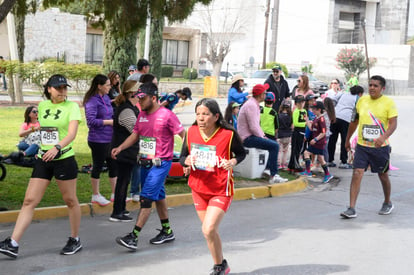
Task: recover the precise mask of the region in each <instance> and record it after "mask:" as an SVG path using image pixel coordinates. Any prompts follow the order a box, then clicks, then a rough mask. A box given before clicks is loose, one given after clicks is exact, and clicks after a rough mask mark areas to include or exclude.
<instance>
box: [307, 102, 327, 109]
mask: <svg viewBox="0 0 414 275" xmlns="http://www.w3.org/2000/svg"><path fill="white" fill-rule="evenodd" d="M310 107H311V108H312V109H321V110H324V109H325V106H324V105H323V103H322V101H316V102H315V103H314V104H313V105H312V106H310Z"/></svg>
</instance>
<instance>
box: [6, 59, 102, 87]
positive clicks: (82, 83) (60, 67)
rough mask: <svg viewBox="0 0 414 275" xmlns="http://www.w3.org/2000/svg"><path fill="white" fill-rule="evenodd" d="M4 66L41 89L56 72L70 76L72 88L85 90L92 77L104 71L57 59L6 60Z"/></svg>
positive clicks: (96, 66) (8, 70)
mask: <svg viewBox="0 0 414 275" xmlns="http://www.w3.org/2000/svg"><path fill="white" fill-rule="evenodd" d="M4 67H5V68H6V71H7V72H8V73H11V74H18V75H19V78H20V79H21V80H22V81H23V82H26V83H33V84H35V85H36V86H37V87H38V88H39V90H40V91H42V90H43V85H44V84H45V82H46V81H47V79H48V78H49V77H50V76H51V75H54V74H63V75H64V76H66V78H68V80H69V83H70V84H71V86H72V88H73V89H74V90H75V91H77V92H80V91H81V90H85V87H86V86H87V85H89V83H90V81H91V79H92V78H94V77H95V75H97V74H98V73H102V67H101V66H98V65H91V64H66V63H63V62H57V61H56V60H47V61H46V62H43V63H39V62H36V61H32V62H27V63H21V62H18V61H14V60H13V61H5V62H4Z"/></svg>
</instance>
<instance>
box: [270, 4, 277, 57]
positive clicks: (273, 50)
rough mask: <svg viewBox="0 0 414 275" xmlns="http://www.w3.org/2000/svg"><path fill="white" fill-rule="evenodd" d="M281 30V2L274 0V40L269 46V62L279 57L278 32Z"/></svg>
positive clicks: (272, 23) (272, 25) (272, 27)
mask: <svg viewBox="0 0 414 275" xmlns="http://www.w3.org/2000/svg"><path fill="white" fill-rule="evenodd" d="M278 28H279V0H273V9H272V21H271V29H272V40H271V41H270V46H269V60H270V61H276V56H277V32H278Z"/></svg>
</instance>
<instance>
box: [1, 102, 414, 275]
mask: <svg viewBox="0 0 414 275" xmlns="http://www.w3.org/2000/svg"><path fill="white" fill-rule="evenodd" d="M394 99H395V100H396V102H397V105H398V107H399V113H400V115H399V122H398V123H399V125H398V129H397V132H396V133H395V135H394V136H393V137H392V139H391V143H392V145H393V147H392V164H393V166H396V167H398V168H400V170H398V171H392V172H391V173H390V175H391V182H392V187H393V190H392V200H393V203H394V204H395V209H394V212H393V213H392V215H390V216H380V215H378V214H377V212H378V210H379V209H380V207H381V204H382V201H383V195H382V189H381V185H380V183H379V180H378V179H377V177H376V175H374V174H371V173H370V172H368V173H367V174H366V176H365V177H364V180H363V186H362V190H361V193H360V196H359V199H358V203H357V212H358V218H356V219H353V220H343V219H341V218H340V217H339V213H340V212H341V211H343V210H345V207H346V206H347V204H348V198H349V182H350V176H351V172H352V171H351V170H340V169H337V168H333V169H332V172H333V173H334V174H335V176H339V177H340V179H341V182H340V183H339V184H338V185H337V186H332V187H331V188H330V189H329V190H317V189H316V190H315V189H312V188H310V189H308V190H306V191H304V192H300V193H296V194H293V195H287V196H283V197H274V198H267V199H256V200H248V201H235V202H233V204H232V206H231V207H230V210H229V212H228V214H227V215H226V216H225V218H224V221H223V223H222V225H221V228H220V231H221V236H222V241H223V251H224V257H225V258H226V259H227V260H228V262H229V265H230V267H231V274H376V275H377V274H412V273H413V270H414V262H413V261H412V259H411V258H412V257H411V255H412V254H413V253H414V246H413V245H412V243H413V241H414V229H413V224H414V216H413V215H412V213H413V209H414V200H413V198H414V187H413V185H412V179H411V170H410V169H412V167H414V154H413V145H412V142H411V140H412V139H411V137H412V136H413V134H414V130H413V128H412V127H411V126H410V125H412V122H411V115H412V111H411V109H412V106H414V97H394ZM194 101H196V99H195V100H194ZM222 101H223V102H225V100H220V102H222ZM223 104H224V105H225V103H223ZM193 110H194V103H193V104H192V105H191V106H186V107H185V108H183V109H182V110H181V112H178V115H179V116H180V118H181V119H182V118H183V117H186V119H183V121H185V122H184V124H185V125H187V126H188V125H190V124H191V123H192V120H193V119H194V116H193ZM188 120H189V121H188ZM337 153H339V152H337ZM136 214H137V213H136V212H134V213H132V215H134V216H136ZM157 219H158V218H157V215H156V213H155V212H154V213H153V215H152V216H151V217H150V219H149V221H148V223H147V225H146V226H145V228H144V229H143V231H142V233H141V235H140V242H139V244H138V246H139V249H138V251H137V252H135V253H131V252H129V251H127V250H126V249H125V248H123V247H120V246H118V245H117V244H116V243H115V237H116V236H118V235H123V234H125V233H127V232H129V231H131V229H132V227H133V224H132V223H124V224H121V223H111V222H109V221H108V216H107V215H101V216H95V217H83V218H82V224H81V232H80V237H81V240H82V243H83V246H84V249H83V250H82V251H81V252H80V253H78V254H76V255H73V256H61V255H59V251H60V249H61V248H62V247H63V245H64V244H65V242H66V237H67V236H68V234H69V232H68V230H69V226H68V220H67V219H56V220H47V221H40V222H33V223H32V225H31V226H30V227H29V229H28V230H27V232H26V234H25V235H24V237H23V239H22V241H21V243H20V245H21V248H20V255H19V258H18V259H17V260H11V259H9V258H7V257H5V256H3V255H0V267H1V269H0V274H184V275H186V274H191V275H192V274H209V270H210V269H211V267H212V259H211V257H210V254H209V252H208V249H207V246H206V244H205V241H204V238H203V236H202V233H201V230H200V223H199V221H198V218H197V216H196V213H195V211H194V209H193V207H192V206H181V207H177V208H174V209H170V220H171V223H172V227H173V230H174V232H175V235H176V240H175V241H174V242H173V243H169V244H165V245H160V246H154V245H150V244H149V243H148V241H149V239H150V238H152V237H154V236H155V235H156V234H157V233H158V231H156V230H155V229H156V228H160V224H159V221H158V220H157ZM12 228H13V225H12V224H0V237H1V239H3V238H4V237H6V236H9V235H10V234H11V231H12Z"/></svg>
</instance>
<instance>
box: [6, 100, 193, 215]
mask: <svg viewBox="0 0 414 275" xmlns="http://www.w3.org/2000/svg"><path fill="white" fill-rule="evenodd" d="M25 109H26V107H0V120H1V121H3V122H2V123H1V125H0V154H2V155H8V154H9V153H10V152H13V151H17V147H16V144H17V143H18V142H19V140H20V138H19V136H18V133H19V129H20V125H21V124H22V123H23V120H24V118H23V116H24V110H25ZM81 113H82V116H83V121H82V123H81V124H80V125H79V130H78V135H77V137H76V139H75V142H74V149H75V152H76V160H77V162H78V167H79V168H81V166H82V165H86V164H89V163H91V161H92V159H91V153H90V149H89V147H88V143H87V134H88V128H87V126H86V122H85V117H84V116H85V112H84V111H83V109H81ZM6 169H7V176H6V178H5V179H4V180H3V181H0V208H1V207H4V208H7V209H9V210H16V209H20V207H21V205H22V202H23V198H24V194H25V191H26V187H27V183H28V182H29V179H30V175H31V172H32V169H31V168H25V167H20V166H16V165H8V164H6ZM166 186H167V194H179V193H187V192H190V188H189V187H188V185H187V182H186V181H185V180H173V181H171V184H170V182H168V184H167V185H166ZM100 191H101V193H102V194H103V195H104V196H106V197H107V198H109V196H110V195H111V188H110V185H109V181H108V174H107V173H102V174H101V186H100ZM91 193H92V188H91V185H90V176H89V174H83V173H79V174H78V183H77V194H78V199H79V201H80V202H81V203H87V202H90V200H91ZM62 204H63V200H62V196H61V194H60V191H59V189H58V187H57V185H56V182H55V181H54V180H52V182H51V183H50V186H49V188H47V190H46V193H45V195H44V197H43V199H42V201H41V202H40V204H39V206H38V207H46V206H55V205H62Z"/></svg>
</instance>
